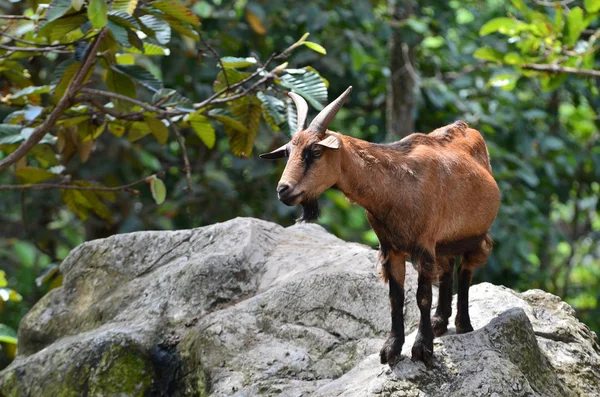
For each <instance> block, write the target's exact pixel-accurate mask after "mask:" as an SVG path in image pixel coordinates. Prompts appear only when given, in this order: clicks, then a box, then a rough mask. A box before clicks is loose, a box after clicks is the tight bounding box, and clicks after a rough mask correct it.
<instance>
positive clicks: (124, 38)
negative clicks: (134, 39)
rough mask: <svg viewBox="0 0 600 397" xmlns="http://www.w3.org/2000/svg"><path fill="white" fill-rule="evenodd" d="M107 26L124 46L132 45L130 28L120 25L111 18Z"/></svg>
mask: <svg viewBox="0 0 600 397" xmlns="http://www.w3.org/2000/svg"><path fill="white" fill-rule="evenodd" d="M107 26H108V29H109V31H110V33H111V34H112V35H113V36H114V38H115V40H116V41H117V42H118V43H119V44H121V46H122V47H125V48H127V47H129V46H130V45H131V44H130V43H129V33H130V32H131V30H129V28H124V27H123V26H121V25H118V24H116V23H115V22H113V21H111V20H109V21H108V22H107Z"/></svg>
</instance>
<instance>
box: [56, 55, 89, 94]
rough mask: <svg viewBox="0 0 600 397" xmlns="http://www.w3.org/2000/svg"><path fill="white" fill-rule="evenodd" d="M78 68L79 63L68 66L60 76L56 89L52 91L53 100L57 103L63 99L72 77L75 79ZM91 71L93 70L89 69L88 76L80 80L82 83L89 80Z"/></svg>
mask: <svg viewBox="0 0 600 397" xmlns="http://www.w3.org/2000/svg"><path fill="white" fill-rule="evenodd" d="M80 66H81V62H75V63H73V64H71V65H69V66H68V67H67V68H66V69H65V71H64V73H63V75H62V78H61V79H60V81H59V82H58V84H57V85H56V88H55V89H54V98H55V100H57V101H58V100H59V99H60V98H62V97H63V95H65V92H66V91H67V88H68V87H69V84H70V83H71V80H73V77H75V73H77V70H79V67H80ZM93 71H94V68H90V70H89V71H88V74H87V75H86V76H85V77H84V79H83V80H82V83H85V82H86V81H88V80H89V78H90V76H91V75H92V72H93Z"/></svg>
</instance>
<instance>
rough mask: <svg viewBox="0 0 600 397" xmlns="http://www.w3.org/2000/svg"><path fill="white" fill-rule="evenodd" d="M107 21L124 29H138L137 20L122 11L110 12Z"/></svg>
mask: <svg viewBox="0 0 600 397" xmlns="http://www.w3.org/2000/svg"><path fill="white" fill-rule="evenodd" d="M108 19H109V20H110V21H113V22H114V23H116V24H118V25H120V26H122V27H124V28H130V29H140V24H139V23H138V21H137V19H135V18H134V17H133V16H131V15H130V14H128V13H126V12H124V11H110V12H109V13H108Z"/></svg>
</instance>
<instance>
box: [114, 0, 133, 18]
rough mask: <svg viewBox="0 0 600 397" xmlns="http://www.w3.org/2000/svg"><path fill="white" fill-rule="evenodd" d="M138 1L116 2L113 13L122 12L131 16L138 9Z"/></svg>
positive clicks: (124, 0)
mask: <svg viewBox="0 0 600 397" xmlns="http://www.w3.org/2000/svg"><path fill="white" fill-rule="evenodd" d="M137 3H138V0H114V1H113V5H112V10H113V11H122V12H125V13H127V14H129V15H133V12H134V11H135V8H136V7H137Z"/></svg>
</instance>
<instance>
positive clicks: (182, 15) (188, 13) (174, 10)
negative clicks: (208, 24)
mask: <svg viewBox="0 0 600 397" xmlns="http://www.w3.org/2000/svg"><path fill="white" fill-rule="evenodd" d="M150 6H152V7H154V8H156V9H158V10H161V11H162V12H164V13H165V14H167V15H170V16H172V17H173V18H176V19H179V20H180V21H183V22H186V23H189V24H191V25H194V26H200V20H199V19H198V17H197V16H196V15H195V14H194V13H193V12H192V10H190V9H189V8H187V7H186V6H184V5H183V4H181V3H180V2H179V1H153V2H152V3H150Z"/></svg>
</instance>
